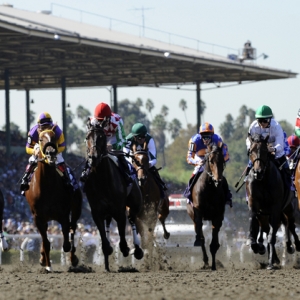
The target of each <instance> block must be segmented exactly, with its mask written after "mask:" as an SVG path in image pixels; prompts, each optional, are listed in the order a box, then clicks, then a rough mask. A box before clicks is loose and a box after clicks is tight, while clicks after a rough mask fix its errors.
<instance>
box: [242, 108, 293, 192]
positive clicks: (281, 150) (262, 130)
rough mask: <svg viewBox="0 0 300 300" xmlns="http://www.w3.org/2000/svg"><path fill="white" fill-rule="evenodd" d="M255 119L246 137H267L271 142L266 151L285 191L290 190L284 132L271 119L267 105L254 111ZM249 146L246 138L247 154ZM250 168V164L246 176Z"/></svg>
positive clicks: (288, 150) (286, 145)
mask: <svg viewBox="0 0 300 300" xmlns="http://www.w3.org/2000/svg"><path fill="white" fill-rule="evenodd" d="M255 118H256V120H255V121H253V122H252V124H251V125H250V127H249V130H248V136H253V135H254V134H260V135H261V136H262V137H266V136H269V140H270V141H271V142H270V143H269V145H268V150H269V152H270V153H271V154H273V156H274V162H275V165H276V166H277V167H278V168H279V171H280V173H281V174H282V177H283V182H284V184H285V187H286V190H289V189H290V188H291V174H290V169H289V165H288V163H287V160H286V155H289V152H290V149H289V147H288V144H287V141H286V137H285V132H284V131H283V129H282V127H281V125H280V124H279V123H278V122H277V121H275V120H274V119H273V112H272V110H271V108H270V107H269V106H267V105H262V106H260V107H259V108H258V109H257V110H256V113H255ZM250 145H251V142H250V140H249V139H248V138H247V139H246V146H247V151H248V152H249V149H250ZM251 167H252V166H251V164H249V167H248V171H247V173H246V175H248V173H249V171H250V169H251Z"/></svg>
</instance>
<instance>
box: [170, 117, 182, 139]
mask: <svg viewBox="0 0 300 300" xmlns="http://www.w3.org/2000/svg"><path fill="white" fill-rule="evenodd" d="M167 129H168V131H169V132H170V133H171V137H172V139H173V140H175V138H176V137H177V136H179V131H180V129H181V122H180V121H179V120H178V119H173V120H172V122H170V123H169V124H168V126H167Z"/></svg>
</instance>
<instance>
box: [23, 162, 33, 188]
mask: <svg viewBox="0 0 300 300" xmlns="http://www.w3.org/2000/svg"><path fill="white" fill-rule="evenodd" d="M35 166H36V164H35V163H34V162H30V163H29V164H28V165H27V166H26V169H25V173H24V175H23V177H22V181H21V185H20V190H21V192H25V191H27V190H28V189H29V184H28V183H29V176H30V174H31V173H32V171H33V170H34V168H35Z"/></svg>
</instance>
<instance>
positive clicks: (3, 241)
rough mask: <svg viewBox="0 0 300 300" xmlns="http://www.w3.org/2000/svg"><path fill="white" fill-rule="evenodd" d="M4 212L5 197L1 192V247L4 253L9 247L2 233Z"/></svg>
mask: <svg viewBox="0 0 300 300" xmlns="http://www.w3.org/2000/svg"><path fill="white" fill-rule="evenodd" d="M3 210H4V197H3V194H2V191H1V190H0V246H1V249H2V251H6V250H8V245H7V242H6V240H5V237H4V235H3V231H2V219H3Z"/></svg>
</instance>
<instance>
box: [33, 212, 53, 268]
mask: <svg viewBox="0 0 300 300" xmlns="http://www.w3.org/2000/svg"><path fill="white" fill-rule="evenodd" d="M35 225H36V227H37V229H38V231H39V233H40V235H41V237H42V245H41V257H40V265H41V266H42V267H46V270H47V271H48V272H51V271H52V268H51V262H50V242H49V240H48V237H47V229H48V224H47V222H46V223H43V222H42V221H41V220H39V219H38V218H37V217H35Z"/></svg>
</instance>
